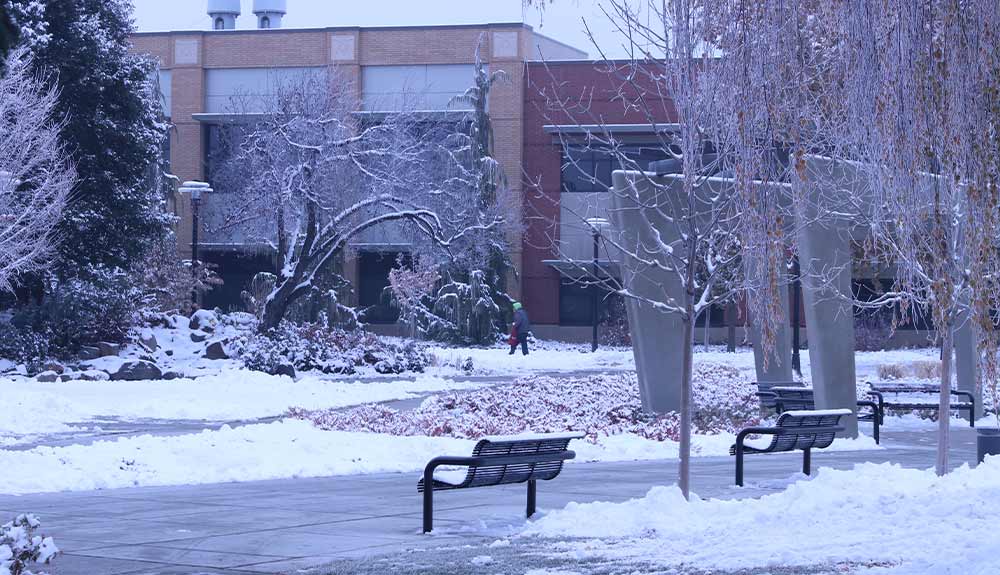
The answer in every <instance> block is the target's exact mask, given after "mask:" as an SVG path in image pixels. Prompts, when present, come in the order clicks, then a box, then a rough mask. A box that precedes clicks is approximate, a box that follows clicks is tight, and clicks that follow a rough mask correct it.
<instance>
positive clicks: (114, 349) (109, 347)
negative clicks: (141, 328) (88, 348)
mask: <svg viewBox="0 0 1000 575" xmlns="http://www.w3.org/2000/svg"><path fill="white" fill-rule="evenodd" d="M97 351H98V353H100V354H101V357H111V356H116V355H118V354H120V353H121V352H122V346H120V345H118V344H117V343H108V342H106V341H102V342H100V343H98V344H97Z"/></svg>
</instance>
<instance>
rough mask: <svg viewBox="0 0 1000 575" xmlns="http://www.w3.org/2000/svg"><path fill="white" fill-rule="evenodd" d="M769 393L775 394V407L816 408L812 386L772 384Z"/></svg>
mask: <svg viewBox="0 0 1000 575" xmlns="http://www.w3.org/2000/svg"><path fill="white" fill-rule="evenodd" d="M771 393H773V394H774V395H775V398H774V403H775V409H777V410H778V411H791V410H793V409H816V397H815V395H813V390H812V388H808V387H784V386H777V385H776V386H774V387H772V388H771Z"/></svg>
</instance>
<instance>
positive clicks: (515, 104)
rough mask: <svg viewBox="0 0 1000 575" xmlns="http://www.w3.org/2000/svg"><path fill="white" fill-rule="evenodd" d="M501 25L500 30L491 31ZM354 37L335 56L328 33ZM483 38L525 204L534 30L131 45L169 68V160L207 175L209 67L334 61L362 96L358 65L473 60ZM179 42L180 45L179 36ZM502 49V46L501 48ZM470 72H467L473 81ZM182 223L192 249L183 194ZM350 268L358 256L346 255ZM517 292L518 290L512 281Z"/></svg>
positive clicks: (516, 253)
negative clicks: (505, 78) (502, 78)
mask: <svg viewBox="0 0 1000 575" xmlns="http://www.w3.org/2000/svg"><path fill="white" fill-rule="evenodd" d="M497 32H499V33H500V34H501V35H500V36H494V33H497ZM512 32H513V33H516V35H517V36H516V38H514V39H513V40H514V42H513V45H514V46H515V47H516V55H514V54H513V53H512V52H509V53H506V54H503V55H501V57H495V54H494V50H493V40H494V38H499V39H500V40H502V41H503V42H504V47H508V48H509V46H511V42H510V41H511V40H512V37H511V36H510V33H512ZM334 35H336V36H344V35H354V36H356V44H355V58H354V59H353V60H351V61H338V62H334V61H333V60H332V45H331V38H332V37H333V36H334ZM481 39H482V42H483V45H482V49H481V50H482V57H483V59H484V61H486V62H487V63H488V64H489V65H490V68H491V69H494V70H495V69H504V70H506V71H507V73H508V75H509V77H510V82H509V83H508V84H498V85H497V86H496V87H495V88H494V91H493V94H492V95H491V98H490V110H491V114H492V115H493V119H494V125H495V126H494V127H495V137H496V154H497V158H498V159H499V160H500V162H501V163H502V164H503V166H504V169H505V171H506V172H507V176H508V180H509V181H510V184H511V188H512V193H513V194H515V196H516V199H515V201H517V202H518V203H517V205H520V196H521V187H522V185H521V180H522V175H521V172H522V169H521V166H522V154H523V145H522V144H523V130H522V122H523V112H524V111H523V101H524V57H525V56H526V55H527V54H528V52H529V51H530V49H531V46H532V45H533V44H532V40H533V38H532V32H531V31H530V29H528V28H525V27H519V26H471V27H439V28H400V29H387V28H373V29H357V28H329V29H322V30H309V31H293V30H273V31H254V32H248V31H235V32H210V31H206V32H193V33H163V34H142V35H138V36H134V37H133V46H134V50H135V51H137V52H143V53H147V54H151V55H153V56H154V57H156V58H157V59H158V60H159V61H160V63H161V66H162V67H163V68H164V69H170V70H172V76H173V78H172V99H173V104H172V105H173V110H172V111H171V115H172V118H173V122H174V124H175V125H176V130H175V133H174V134H173V136H172V139H171V156H172V157H171V163H172V167H173V170H174V173H175V174H176V175H177V176H178V177H179V178H181V180H200V179H204V173H203V167H202V147H203V141H202V130H201V124H200V123H199V122H197V121H196V120H194V118H193V117H192V115H193V114H197V113H200V112H202V111H204V105H205V93H204V83H205V82H204V78H205V75H204V69H205V68H244V67H282V66H324V65H329V66H331V67H333V68H334V69H335V70H336V71H337V73H340V74H343V76H344V77H345V78H348V79H350V80H351V81H353V83H354V86H355V87H356V89H357V93H358V95H359V97H360V94H361V91H362V86H361V79H362V75H361V66H375V65H393V64H396V65H406V64H459V63H463V64H468V63H472V62H474V61H475V51H476V47H477V45H478V44H479V42H480V40H481ZM178 41H180V42H181V43H182V45H181V47H180V48H179V47H178V44H177V42H178ZM192 41H197V42H198V45H197V48H198V50H197V61H196V63H190V64H182V65H178V64H177V63H176V62H175V56H176V55H177V54H186V55H188V56H190V55H191V54H192V51H191V48H192ZM501 51H503V50H501ZM472 80H473V79H472V78H471V77H470V78H469V82H470V84H471V82H472ZM177 211H178V215H179V216H180V224H179V225H178V229H177V233H178V238H179V244H180V245H181V249H182V252H183V253H184V254H185V255H189V254H190V245H189V243H190V237H191V212H190V202H189V201H188V200H187V198H178V202H177ZM510 239H511V245H512V251H513V253H512V258H513V259H514V261H515V265H516V266H517V267H518V268H520V258H521V241H520V235H519V234H515V235H513V236H512V237H511V238H510ZM346 264H347V265H346V267H347V268H348V273H350V270H351V268H352V267H356V262H354V261H349V262H346ZM510 286H511V288H512V291H513V292H514V294H513V295H514V296H515V297H520V289H519V287H518V286H516V285H515V284H514V283H513V282H512V283H511V284H510Z"/></svg>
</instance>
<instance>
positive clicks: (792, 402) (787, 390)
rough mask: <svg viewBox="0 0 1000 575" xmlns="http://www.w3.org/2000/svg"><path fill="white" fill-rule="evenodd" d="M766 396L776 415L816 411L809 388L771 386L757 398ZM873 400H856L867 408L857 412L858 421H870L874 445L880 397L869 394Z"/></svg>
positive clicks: (878, 419) (878, 438)
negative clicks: (799, 411)
mask: <svg viewBox="0 0 1000 575" xmlns="http://www.w3.org/2000/svg"><path fill="white" fill-rule="evenodd" d="M763 394H766V395H768V396H769V399H770V401H771V402H773V403H774V406H775V407H774V409H775V411H777V412H778V413H784V412H786V411H795V410H811V409H816V399H815V396H814V395H813V389H812V388H811V387H784V386H779V385H776V386H772V387H771V388H770V390H769V391H767V392H759V393H758V396H761V395H763ZM869 395H871V396H872V397H873V398H874V399H872V400H868V399H859V400H857V406H858V407H865V408H868V409H869V410H870V411H866V412H862V411H861V410H860V409H859V410H858V412H857V413H858V421H870V422H872V436H873V437H874V438H875V443H881V439H880V433H879V427H881V425H882V423H883V421H882V417H883V416H882V408H881V402H882V396H881V395H875V394H872V393H871V392H870V393H869Z"/></svg>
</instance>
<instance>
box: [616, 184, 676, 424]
mask: <svg viewBox="0 0 1000 575" xmlns="http://www.w3.org/2000/svg"><path fill="white" fill-rule="evenodd" d="M612 180H613V182H614V187H615V190H616V192H615V193H614V194H613V196H614V198H613V204H614V205H613V209H611V210H610V214H609V215H610V216H611V222H612V225H613V229H612V230H610V231H609V232H608V233H610V234H613V238H614V241H616V242H620V245H622V246H626V247H627V249H629V250H634V249H635V248H636V246H643V245H646V246H649V245H652V243H653V238H652V234H651V231H650V229H649V227H650V226H649V224H648V223H647V220H646V218H649V219H650V220H652V222H653V224H654V226H655V227H656V228H657V229H658V231H659V232H660V233H661V234H664V235H665V236H667V237H665V238H664V239H665V240H666V241H669V239H670V236H671V235H672V234H675V233H676V232H675V231H674V230H675V229H676V228H674V227H673V226H670V225H667V223H666V222H662V224H663V225H657V224H659V223H661V222H659V221H658V219H657V218H656V215H655V213H653V212H655V210H646V217H645V218H644V217H643V212H642V210H643V209H644V208H640V207H639V206H638V204H637V201H636V200H637V199H638V200H639V201H641V202H642V203H643V204H645V205H656V202H657V198H656V197H655V195H656V190H654V189H652V187H651V186H650V185H649V183H648V182H647V181H646V180H645V179H644V178H642V177H637V175H636V174H634V173H631V172H620V171H619V172H615V173H614V174H613V176H612ZM661 191H662V190H661ZM621 263H622V270H621V273H622V282H623V284H624V285H625V286H626V288H627V289H629V290H630V291H632V293H634V294H636V295H638V296H641V297H647V298H649V299H651V300H653V301H663V299H664V298H665V297H667V296H671V297H674V298H676V299H677V300H678V301H681V298H682V297H683V289H682V286H681V284H680V282H679V281H678V278H677V276H676V275H675V274H672V273H669V272H664V271H662V270H656V269H646V268H642V269H639V268H638V267H637V266H636V262H635V261H633V260H629V259H627V258H623V261H622V262H621ZM626 310H627V312H628V321H629V331H630V335H631V336H632V352H633V353H634V354H635V367H636V372H637V373H638V376H639V392H640V395H641V397H642V407H643V409H644V410H646V411H649V412H655V413H663V412H667V411H678V410H680V399H681V383H682V373H681V372H682V369H681V366H682V359H683V356H682V353H683V350H684V345H686V342H684V333H683V330H684V324H683V321H682V320H681V317H680V315H678V314H673V313H666V312H661V311H657V310H655V309H653V308H652V307H651V306H650V305H648V304H645V303H641V302H639V301H638V300H636V299H633V298H627V299H626Z"/></svg>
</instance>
